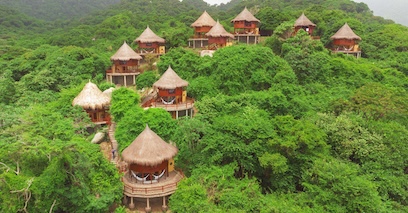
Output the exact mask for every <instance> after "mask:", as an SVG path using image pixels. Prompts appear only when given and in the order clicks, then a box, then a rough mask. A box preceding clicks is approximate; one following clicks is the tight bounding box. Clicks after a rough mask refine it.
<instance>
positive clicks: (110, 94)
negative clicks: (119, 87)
mask: <svg viewBox="0 0 408 213" xmlns="http://www.w3.org/2000/svg"><path fill="white" fill-rule="evenodd" d="M113 90H115V88H113V87H111V88H109V89H106V90H105V91H103V92H102V94H104V95H105V96H106V97H108V98H109V102H110V100H112V92H113Z"/></svg>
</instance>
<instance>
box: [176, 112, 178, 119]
mask: <svg viewBox="0 0 408 213" xmlns="http://www.w3.org/2000/svg"><path fill="white" fill-rule="evenodd" d="M176 119H178V111H176Z"/></svg>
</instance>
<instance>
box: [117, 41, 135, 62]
mask: <svg viewBox="0 0 408 213" xmlns="http://www.w3.org/2000/svg"><path fill="white" fill-rule="evenodd" d="M110 59H111V60H112V61H114V60H121V61H129V60H130V59H135V60H142V56H140V55H139V54H137V53H136V52H135V51H134V50H133V49H132V48H131V47H129V45H128V44H127V43H126V41H125V42H123V45H122V46H121V47H120V48H119V50H118V51H116V53H115V54H114V55H113V56H112V57H110Z"/></svg>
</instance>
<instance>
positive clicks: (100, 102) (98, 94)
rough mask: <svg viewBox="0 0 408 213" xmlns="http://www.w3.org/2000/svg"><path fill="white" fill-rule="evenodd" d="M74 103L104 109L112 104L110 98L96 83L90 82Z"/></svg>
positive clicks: (86, 107) (88, 107) (87, 107)
mask: <svg viewBox="0 0 408 213" xmlns="http://www.w3.org/2000/svg"><path fill="white" fill-rule="evenodd" d="M72 105H73V106H75V105H79V106H81V107H83V108H85V109H103V108H104V107H105V106H108V105H110V98H109V97H107V96H106V95H105V94H103V93H102V91H101V90H100V89H99V88H98V86H96V84H94V83H91V82H88V83H87V84H86V85H85V86H84V88H83V89H82V91H81V92H80V93H79V95H78V96H77V97H75V99H74V100H73V101H72Z"/></svg>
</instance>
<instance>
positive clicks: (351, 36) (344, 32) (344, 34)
mask: <svg viewBox="0 0 408 213" xmlns="http://www.w3.org/2000/svg"><path fill="white" fill-rule="evenodd" d="M330 38H331V39H333V40H334V39H348V40H361V38H360V36H358V35H356V34H355V33H354V32H353V30H352V29H351V28H350V26H349V25H348V24H347V23H345V24H344V25H343V26H342V27H341V28H340V29H339V30H338V31H337V32H336V33H335V34H334V35H333V36H332V37H330Z"/></svg>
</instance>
